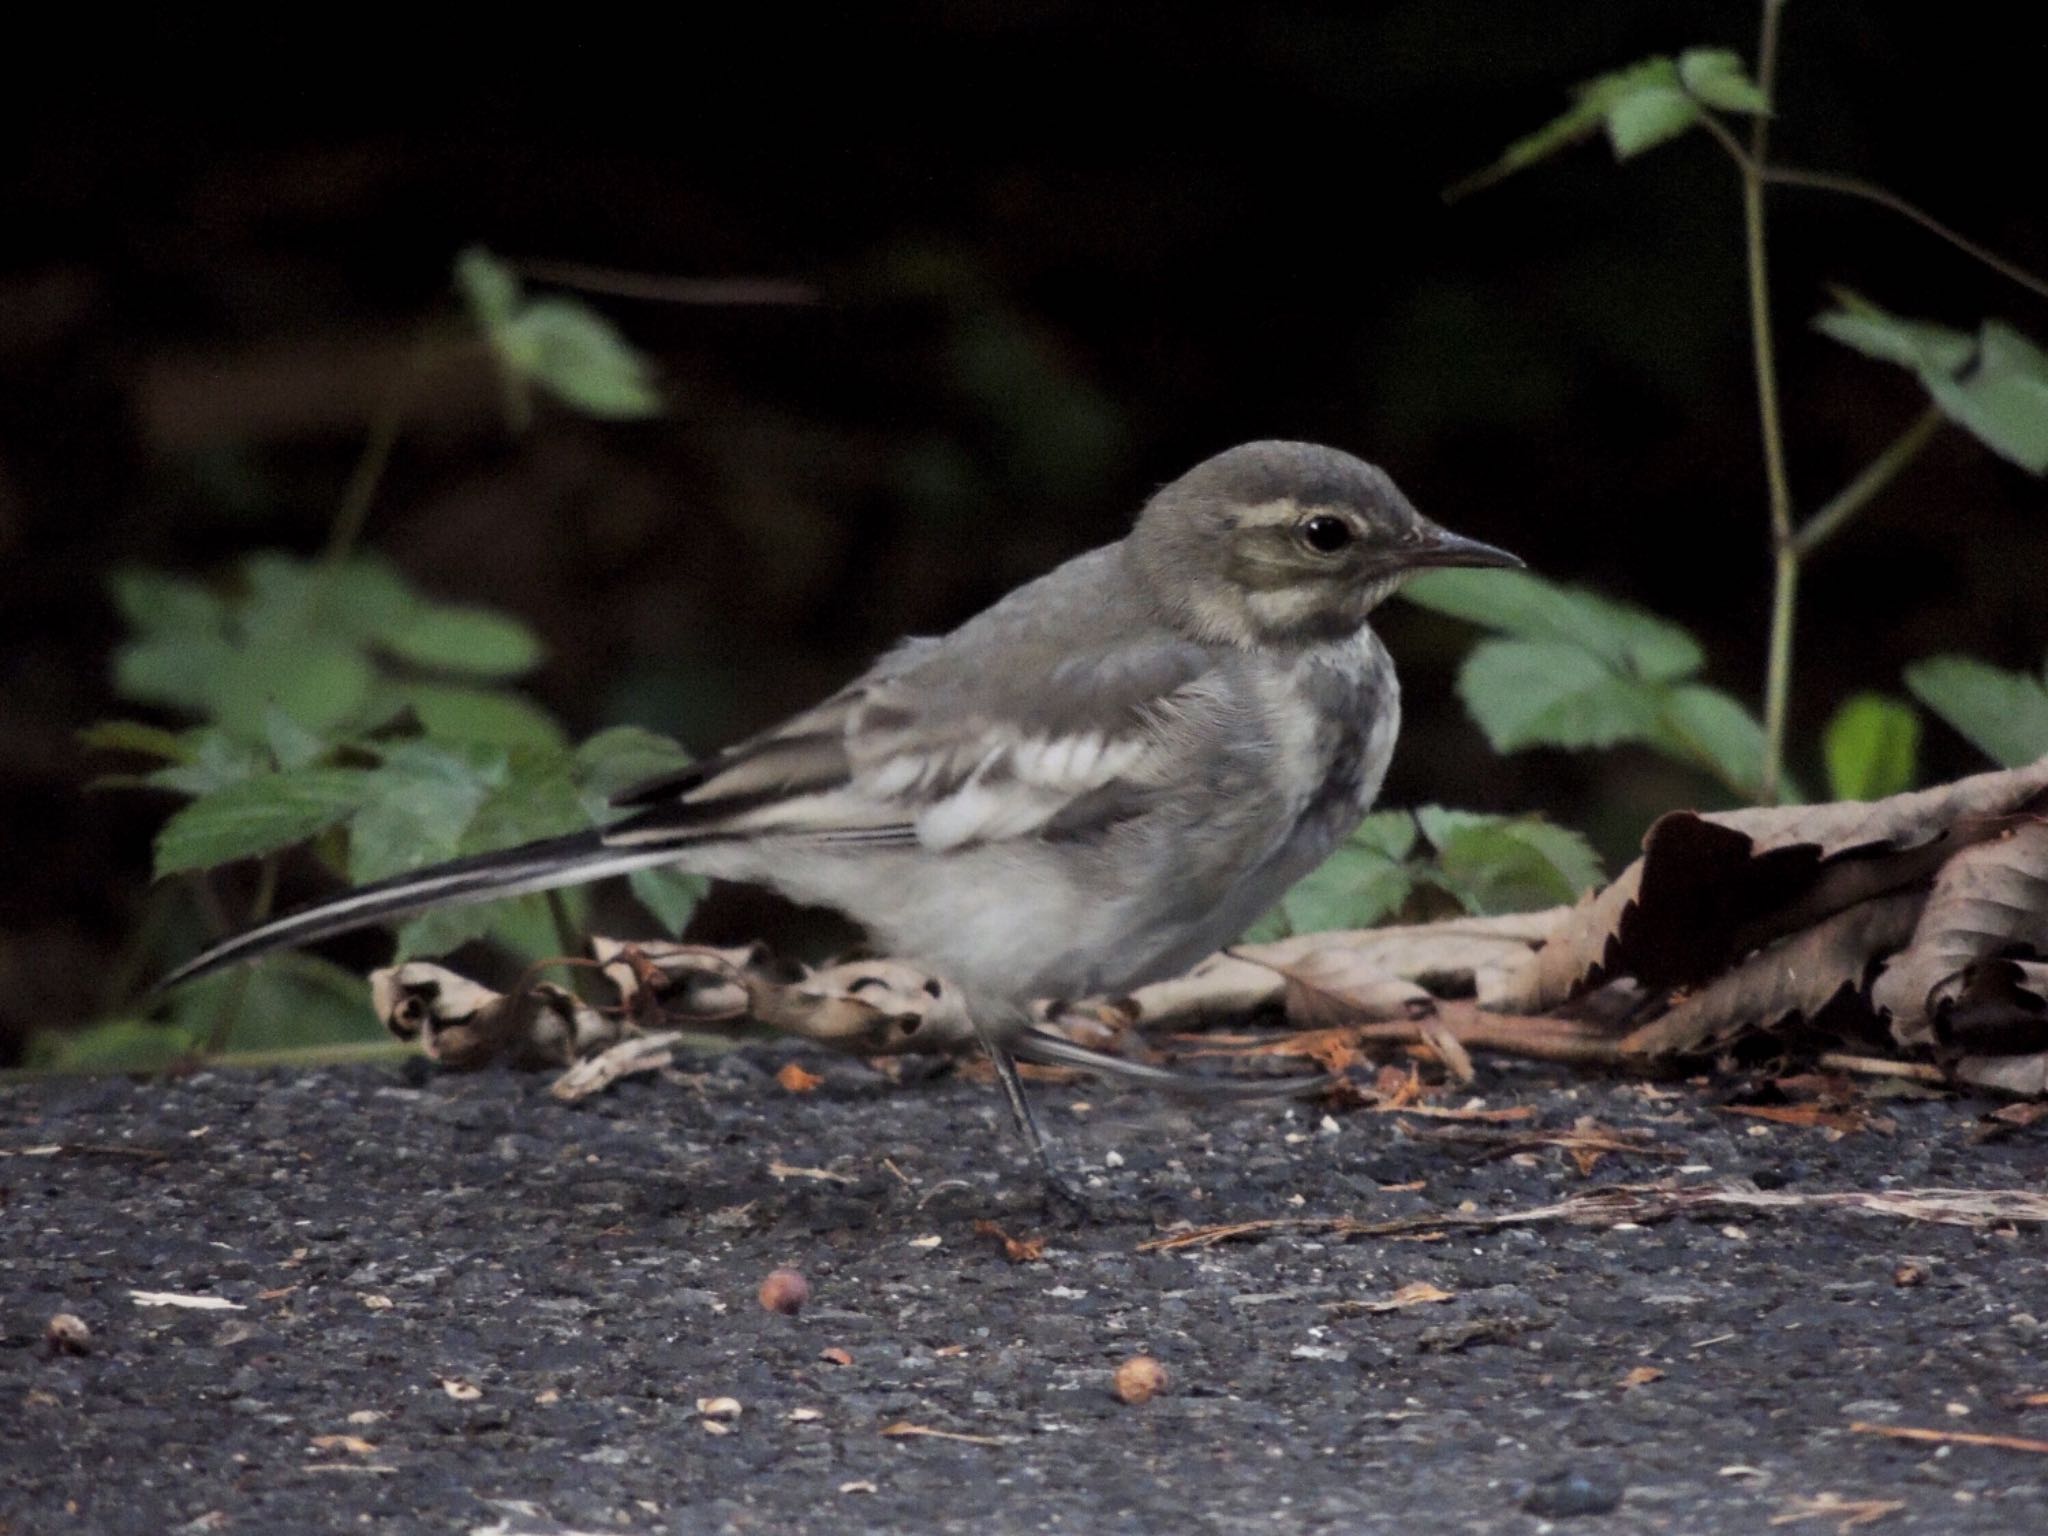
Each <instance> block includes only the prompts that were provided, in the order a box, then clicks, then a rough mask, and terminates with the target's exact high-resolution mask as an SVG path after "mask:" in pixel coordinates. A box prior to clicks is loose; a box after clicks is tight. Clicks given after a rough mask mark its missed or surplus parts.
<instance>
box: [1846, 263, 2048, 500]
mask: <svg viewBox="0 0 2048 1536" xmlns="http://www.w3.org/2000/svg"><path fill="white" fill-rule="evenodd" d="M1836 299H1837V300H1838V302H1839V303H1840V304H1841V308H1840V309H1837V310H1832V311H1830V312H1829V313H1827V314H1824V315H1822V316H1820V317H1819V318H1818V319H1817V320H1815V321H1814V324H1815V325H1816V326H1817V327H1818V328H1819V329H1820V330H1821V331H1822V332H1824V333H1825V334H1827V335H1829V336H1831V337H1833V338H1834V339H1835V340H1836V341H1839V342H1841V343H1843V344H1844V345H1846V346H1851V347H1854V348H1855V349H1856V350H1857V351H1859V352H1862V353H1863V354H1865V355H1866V356H1869V357H1875V358H1878V359H1880V360H1882V361H1884V362H1888V363H1897V364H1898V365H1899V366H1900V367H1902V368H1910V369H1912V370H1913V371H1914V372H1915V373H1917V374H1918V375H1919V376H1920V383H1921V385H1922V386H1923V387H1924V388H1925V389H1926V390H1927V392H1928V394H1929V395H1931V396H1932V397H1933V398H1934V402H1935V404H1936V405H1938V406H1940V407H1941V410H1942V414H1943V415H1945V416H1947V417H1948V418H1949V420H1951V421H1953V422H1954V423H1955V424H1956V425H1957V426H1959V427H1961V428H1962V429H1963V430H1964V431H1966V432H1968V433H1970V434H1971V435H1972V436H1973V437H1975V438H1977V440H1978V441H1980V442H1982V443H1983V444H1984V445H1985V446H1986V447H1988V448H1990V449H1991V450H1992V452H1994V453H1996V454H1999V455H2000V456H2001V457H2003V458H2007V459H2010V460H2011V461H2012V462H2013V463H2015V464H2017V465H2019V466H2020V467H2021V468H2022V469H2025V470H2027V471H2028V472H2029V473H2032V474H2036V475H2039V474H2048V353H2043V352H2042V350H2041V348H2040V347H2038V346H2037V345H2035V344H2034V342H2033V341H2031V340H2030V339H2029V338H2027V337H2026V336H2024V335H2022V334H2021V333H2020V332H2018V331H2016V330H2014V329H2013V328H2012V327H2011V326H2009V325H2007V324H2005V323H2004V322H2003V321H1999V320H1987V321H1985V322H1984V324H1983V326H1982V327H1981V329H1980V330H1979V332H1978V335H1977V336H1976V338H1975V339H1972V338H1971V337H1969V336H1966V335H1964V334H1963V333H1962V332H1961V331H1954V330H1950V329H1949V328H1948V327H1946V326H1941V325H1934V324H1931V323H1929V322H1927V321H1924V320H1905V319H1901V318H1900V317H1899V316H1897V315H1892V314H1887V313H1886V312H1885V311H1884V310H1882V309H1879V308H1878V307H1877V306H1876V305H1875V304H1872V303H1871V302H1870V301H1869V300H1867V299H1864V298H1861V297H1859V296H1857V295H1856V294H1853V293H1850V292H1847V291H1846V290H1837V292H1836Z"/></svg>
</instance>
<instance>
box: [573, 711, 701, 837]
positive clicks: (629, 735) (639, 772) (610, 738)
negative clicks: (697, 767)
mask: <svg viewBox="0 0 2048 1536" xmlns="http://www.w3.org/2000/svg"><path fill="white" fill-rule="evenodd" d="M689 766H690V754H689V753H688V752H687V751H685V750H684V749H683V748H682V746H681V745H680V744H678V743H676V742H674V741H671V740H670V739H669V738H668V737H666V736H662V735H659V734H657V733H656V732H654V731H648V730H642V729H641V728H640V727H639V726H637V725H615V726H613V727H612V728H611V729H609V730H604V731H599V732H598V733H597V734H596V735H595V736H592V737H591V738H590V739H589V740H588V741H586V742H584V743H583V744H582V745H581V746H579V747H578V748H577V749H576V773H577V778H578V780H579V782H580V783H581V784H582V785H583V792H584V795H585V797H586V801H587V803H588V804H589V806H590V808H591V813H592V815H599V814H601V813H602V812H603V811H604V810H605V809H606V807H607V806H608V804H609V802H610V801H611V799H612V797H613V796H615V795H618V794H621V793H623V792H624V791H626V790H628V789H631V788H632V787H633V786H634V785H636V784H644V783H646V782H647V781H648V780H649V779H656V778H660V777H662V776H663V775H665V774H671V773H679V772H681V771H682V770H683V769H685V768H687V767H689Z"/></svg>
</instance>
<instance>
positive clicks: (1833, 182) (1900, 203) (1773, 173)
mask: <svg viewBox="0 0 2048 1536" xmlns="http://www.w3.org/2000/svg"><path fill="white" fill-rule="evenodd" d="M1763 174H1764V180H1765V181H1767V182H1769V183H1771V184H1772V185H1773V186H1779V187H1809V188H1811V189H1812V190H1814V191H1816V192H1838V193H1840V194H1841V195H1842V196H1844V197H1860V198H1862V199H1863V200H1864V201H1865V202H1867V203H1875V204H1877V206H1878V207H1880V208H1885V209H1889V210H1890V211H1891V212H1893V213H1896V214H1897V215H1899V217H1900V218H1903V219H1910V220H1911V221H1912V222H1913V223H1915V224H1918V225H1919V226H1920V227H1921V228H1922V229H1924V230H1926V231H1927V232H1928V233H1929V234H1931V235H1935V236H1938V237H1939V238H1941V239H1943V240H1946V241H1947V242H1948V243H1949V244H1950V245H1952V246H1954V247H1955V248H1956V249H1957V250H1959V251H1961V252H1962V253H1963V254H1964V255H1965V256H1968V257H1971V258H1972V259H1974V260H1976V261H1980V262H1982V263H1983V264H1984V265H1985V266H1987V267H1989V268H1990V269H1991V270H1992V271H1994V272H1996V273H1997V274H1998V275H1999V276H2000V277H2003V278H2005V279H2006V280H2007V281H2009V282H2014V283H2018V284H2019V285H2020V287H2022V288H2024V289H2026V290H2027V291H2028V292H2030V293H2034V294H2038V295H2040V296H2041V297H2042V298H2044V299H2048V280H2044V279H2042V278H2038V277H2036V276H2035V275H2034V274H2033V273H2031V272H2029V271H2028V270H2027V269H2026V268H2025V267H2022V266H2020V265H2019V264H2018V263H2017V262H2012V261H2007V260H2006V259H2005V258H2004V257H2003V256H2000V255H1999V254H1998V253H1997V252H1996V251H1991V250H1987V249H1985V248H1984V247H1983V246H1981V245H1979V244H1978V243H1977V242H1976V241H1974V240H1969V239H1965V238H1964V237H1963V236H1962V235H1959V234H1957V233H1956V232H1955V231H1954V230H1952V229H1950V228H1949V227H1948V226H1947V225H1946V224H1944V223H1942V222H1941V220H1939V219H1937V218H1935V217H1934V215H1933V214H1931V213H1928V212H1927V211H1926V210H1925V209H1922V208H1917V207H1915V206H1914V205H1913V204H1911V203H1909V202H1907V201H1906V200H1905V199H1904V198H1903V197H1900V196H1899V195H1898V194H1897V193H1896V192H1887V191H1886V190H1885V189H1884V188H1883V187H1880V186H1877V185H1876V184H1874V183H1872V182H1868V181H1864V180H1861V179H1860V178H1858V177H1855V176H1839V175H1836V174H1835V173H1834V172H1832V171H1805V170H1799V169H1797V168H1795V167H1793V166H1789V165H1774V166H1770V167H1769V168H1767V169H1766V170H1765V171H1764V173H1763Z"/></svg>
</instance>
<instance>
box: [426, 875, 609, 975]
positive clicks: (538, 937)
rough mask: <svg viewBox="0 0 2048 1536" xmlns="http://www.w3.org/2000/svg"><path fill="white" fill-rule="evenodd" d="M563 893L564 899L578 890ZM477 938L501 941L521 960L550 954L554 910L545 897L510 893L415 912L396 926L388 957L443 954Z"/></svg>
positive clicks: (556, 948) (556, 946)
mask: <svg viewBox="0 0 2048 1536" xmlns="http://www.w3.org/2000/svg"><path fill="white" fill-rule="evenodd" d="M563 894H564V897H565V899H566V898H568V897H571V896H576V895H580V893H579V892H564V893H563ZM481 939H488V940H491V941H492V942H494V943H497V944H500V945H502V946H504V948H506V949H507V950H509V951H511V953H512V954H514V955H516V956H517V957H518V958H519V959H520V960H522V961H528V960H534V959H537V958H540V957H542V956H551V955H554V954H556V953H558V952H559V951H560V950H561V947H562V946H561V944H560V942H559V941H558V940H557V939H556V937H555V920H554V914H553V912H552V911H551V910H550V909H549V907H548V899H547V897H546V896H545V895H533V896H514V897H511V898H509V899H508V900H504V901H486V902H479V903H476V904H474V905H470V906H450V907H436V908H434V909H432V910H431V911H427V912H422V913H420V914H419V915H418V916H417V917H414V918H412V919H410V920H409V921H407V922H406V923H405V924H404V925H403V926H401V927H400V928H399V930H398V947H397V949H396V950H394V951H393V954H392V959H393V961H394V963H395V962H398V961H404V960H413V959H417V958H419V957H420V956H422V955H445V954H448V953H449V952H450V951H452V950H457V949H460V948H461V947H462V946H463V945H465V944H470V943H475V942H476V941H478V940H481Z"/></svg>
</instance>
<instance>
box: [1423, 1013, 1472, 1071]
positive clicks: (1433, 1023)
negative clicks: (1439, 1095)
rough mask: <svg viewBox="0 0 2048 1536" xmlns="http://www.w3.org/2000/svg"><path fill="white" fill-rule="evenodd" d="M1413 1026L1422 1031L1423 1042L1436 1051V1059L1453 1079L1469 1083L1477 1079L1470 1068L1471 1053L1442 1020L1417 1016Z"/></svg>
mask: <svg viewBox="0 0 2048 1536" xmlns="http://www.w3.org/2000/svg"><path fill="white" fill-rule="evenodd" d="M1415 1027H1416V1028H1417V1029H1419V1030H1421V1031H1422V1041H1423V1044H1425V1045H1427V1046H1428V1047H1429V1048H1430V1050H1431V1051H1433V1052H1435V1053H1436V1059H1437V1060H1438V1061H1440V1062H1442V1063H1443V1064H1444V1070H1445V1071H1446V1072H1448V1073H1450V1074H1451V1077H1452V1079H1453V1080H1454V1081H1456V1082H1460V1083H1471V1082H1475V1081H1477V1080H1478V1077H1479V1074H1478V1073H1477V1072H1476V1071H1474V1070H1473V1068H1472V1055H1471V1053H1470V1052H1469V1051H1467V1050H1466V1049H1465V1047H1464V1045H1463V1044H1462V1043H1460V1041H1459V1039H1458V1037H1457V1036H1456V1035H1454V1034H1452V1033H1451V1031H1450V1030H1449V1029H1448V1028H1446V1027H1445V1025H1444V1023H1443V1021H1442V1020H1440V1019H1437V1018H1435V1017H1424V1018H1419V1019H1417V1020H1416V1021H1415Z"/></svg>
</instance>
